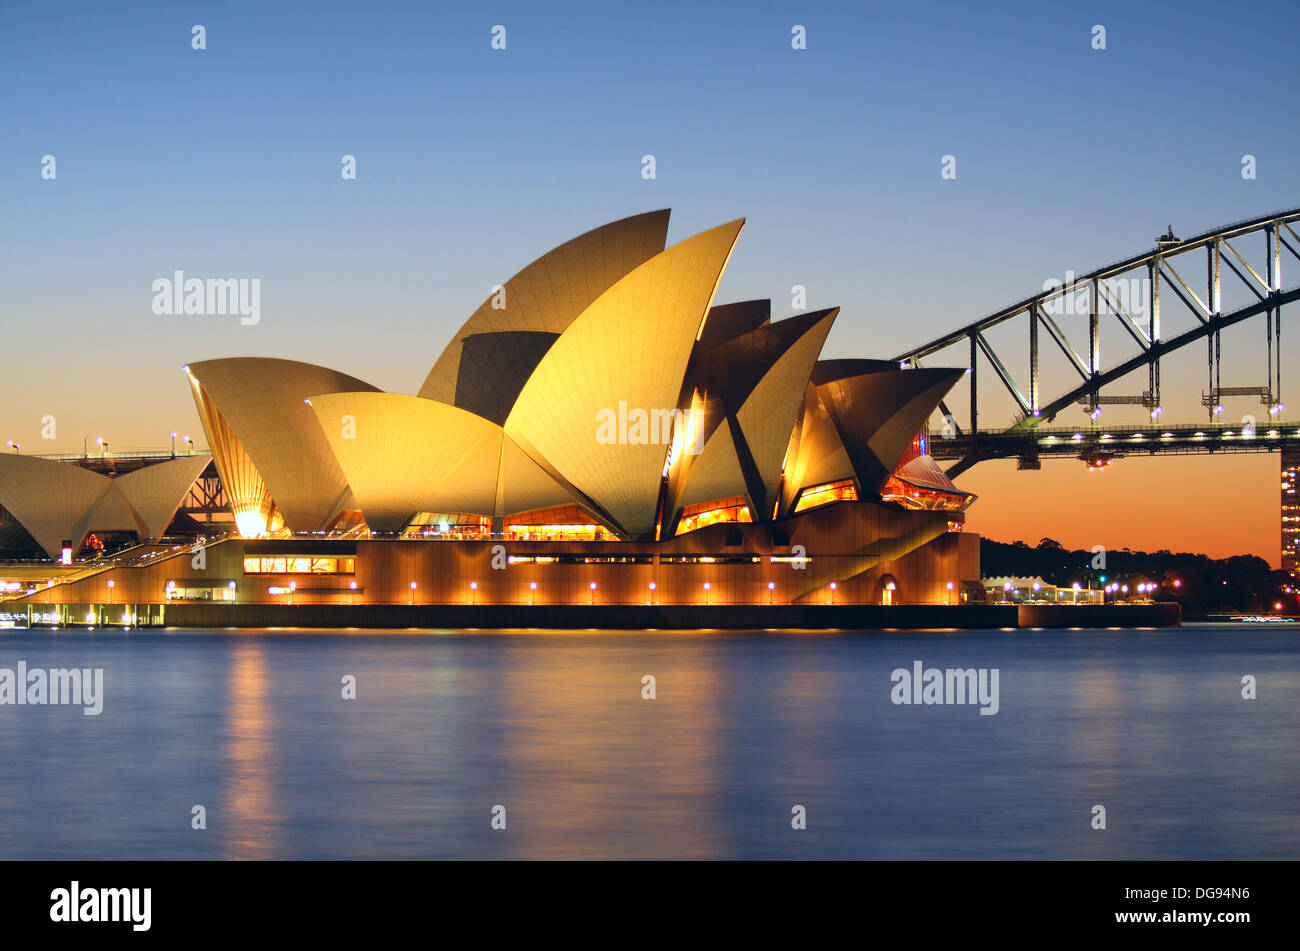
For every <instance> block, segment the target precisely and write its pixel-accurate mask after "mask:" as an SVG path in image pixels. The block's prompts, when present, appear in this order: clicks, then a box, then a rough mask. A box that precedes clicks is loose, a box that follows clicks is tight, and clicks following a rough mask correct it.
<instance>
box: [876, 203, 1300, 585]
mask: <svg viewBox="0 0 1300 951" xmlns="http://www.w3.org/2000/svg"><path fill="white" fill-rule="evenodd" d="M1297 228H1300V209H1295V210H1291V211H1284V212H1278V213H1274V214H1270V215H1264V216H1262V217H1258V218H1252V219H1250V220H1248V221H1239V222H1237V223H1235V224H1231V225H1228V226H1226V227H1222V228H1216V229H1214V230H1213V231H1207V232H1205V233H1204V234H1198V235H1196V236H1194V237H1188V238H1179V237H1177V236H1175V235H1174V233H1173V229H1172V227H1171V228H1170V229H1169V230H1168V231H1167V232H1166V233H1165V234H1163V235H1161V236H1159V237H1157V238H1156V240H1155V247H1154V249H1153V250H1150V251H1147V252H1145V253H1142V254H1139V255H1136V256H1134V257H1130V258H1127V259H1125V260H1122V261H1118V262H1116V263H1114V264H1110V265H1107V266H1105V267H1101V268H1098V269H1096V270H1094V271H1091V272H1089V273H1087V274H1083V275H1080V276H1075V275H1073V274H1067V275H1066V279H1064V280H1060V281H1050V282H1047V284H1045V286H1044V288H1043V290H1041V291H1040V292H1039V293H1037V294H1035V295H1034V296H1032V297H1028V298H1026V299H1024V300H1021V301H1019V302H1017V303H1015V304H1012V305H1011V306H1010V307H1007V308H1004V309H1003V310H999V311H997V312H995V313H992V314H990V315H988V316H987V317H983V318H981V319H980V320H976V321H974V322H973V323H969V324H967V325H965V326H963V327H960V328H958V329H957V330H954V331H952V332H951V333H948V334H946V335H944V336H942V337H939V338H937V339H935V340H931V341H930V342H929V343H926V344H923V345H922V346H919V347H915V348H913V349H911V350H908V351H906V352H904V353H900V354H898V356H897V357H895V359H896V360H897V361H898V362H899V365H900V366H920V365H922V361H928V360H931V359H932V358H933V360H934V362H935V363H936V364H941V365H945V366H955V365H956V366H959V365H961V364H962V363H964V364H965V365H966V366H967V368H968V369H967V375H968V378H969V379H968V392H967V393H966V411H965V413H964V414H962V415H963V416H964V418H963V419H959V418H958V415H956V414H954V413H953V412H952V410H951V409H950V408H949V405H948V403H947V402H945V403H943V404H940V410H941V412H942V413H943V416H944V419H943V422H942V425H941V427H939V428H937V429H933V430H932V432H931V439H930V444H929V451H930V454H931V455H932V456H934V457H935V458H936V459H938V460H941V461H946V462H949V463H951V465H950V466H949V467H948V468H947V473H948V475H949V476H950V477H952V476H957V475H960V474H961V473H962V472H965V471H966V470H967V469H969V468H970V467H971V466H973V465H975V464H976V463H978V462H981V461H983V460H988V459H1007V458H1013V459H1016V460H1017V464H1018V467H1019V468H1021V469H1037V468H1039V467H1040V465H1041V461H1042V459H1043V458H1052V457H1057V458H1060V457H1064V458H1073V459H1079V460H1082V461H1083V462H1084V463H1086V464H1087V465H1088V466H1089V467H1090V468H1092V469H1101V468H1104V467H1106V466H1108V465H1109V464H1110V463H1111V462H1113V461H1114V460H1116V459H1120V458H1123V457H1135V456H1143V455H1155V454H1189V453H1228V452H1278V453H1279V456H1280V459H1281V492H1282V497H1281V519H1282V559H1283V560H1282V566H1283V568H1285V569H1287V570H1289V571H1291V572H1292V573H1293V574H1295V575H1297V577H1300V497H1297V484H1296V483H1297V469H1300V424H1297V423H1296V422H1293V421H1287V419H1286V416H1285V412H1286V405H1285V404H1284V403H1283V401H1282V369H1283V357H1282V308H1283V307H1284V306H1285V305H1287V304H1290V303H1292V302H1294V301H1295V300H1296V299H1297V298H1298V297H1300V284H1292V285H1291V286H1290V287H1287V286H1285V285H1284V282H1283V279H1282V264H1283V262H1284V261H1285V260H1292V261H1293V265H1292V266H1294V261H1300V236H1297V234H1296V229H1297ZM1230 328H1236V329H1234V330H1233V335H1232V338H1231V342H1232V344H1233V345H1234V346H1235V347H1236V348H1237V349H1238V350H1239V351H1245V352H1239V353H1237V354H1236V356H1237V358H1238V359H1235V360H1229V359H1225V348H1224V336H1225V331H1228V330H1229V329H1230ZM1243 330H1244V331H1245V332H1244V333H1243ZM994 331H996V333H997V334H998V339H997V341H996V342H995V341H994V340H993V339H991V338H992V334H991V332H994ZM1116 337H1118V338H1119V340H1118V341H1116V340H1115V338H1116ZM1202 347H1203V348H1204V354H1205V358H1204V359H1205V363H1204V371H1203V372H1204V374H1205V376H1204V380H1205V385H1204V388H1203V389H1202V390H1201V393H1200V401H1199V402H1200V405H1201V408H1202V410H1203V412H1204V414H1205V415H1204V417H1203V419H1202V420H1200V421H1196V420H1193V419H1189V418H1182V419H1176V418H1175V414H1173V413H1170V414H1169V416H1168V417H1166V414H1165V406H1164V403H1163V400H1162V396H1163V395H1164V394H1162V388H1161V376H1160V370H1161V363H1162V361H1165V360H1168V359H1170V358H1171V357H1172V355H1173V354H1175V353H1176V352H1178V351H1183V350H1187V351H1190V352H1191V353H1192V354H1194V353H1195V350H1194V349H1193V348H1202ZM1049 358H1050V359H1051V361H1052V367H1051V368H1050V369H1049V368H1048V367H1047V366H1046V363H1047V361H1048V360H1049ZM1225 366H1226V367H1228V368H1229V372H1230V374H1231V373H1236V374H1238V376H1237V377H1235V378H1231V377H1230V379H1229V380H1228V381H1227V382H1226V383H1225V381H1224V378H1223V377H1224V370H1225ZM1045 371H1046V372H1045ZM1183 376H1184V375H1183V374H1180V376H1179V380H1180V381H1181V380H1182V379H1183ZM1135 381H1136V382H1135ZM1135 391H1136V392H1135ZM955 393H956V391H954V394H950V399H951V396H952V395H955ZM1186 395H1187V394H1177V396H1178V397H1180V398H1179V399H1178V400H1177V402H1179V403H1180V404H1185V403H1187V402H1189V401H1188V400H1187V399H1186V398H1185V397H1186ZM994 399H997V400H998V401H999V403H1000V405H1001V406H1007V405H1008V404H1009V408H1010V418H1009V419H1006V420H1004V424H1003V425H990V424H989V423H988V422H986V420H987V419H988V418H989V417H991V416H993V415H994V414H993V413H989V412H985V413H984V415H983V416H981V408H982V407H984V406H987V405H989V403H990V402H991V401H992V400H994ZM1243 401H1244V402H1243ZM1230 404H1231V406H1232V408H1231V409H1230V408H1229V407H1230ZM1243 405H1244V406H1245V408H1246V409H1245V411H1244V412H1243V411H1242V408H1243ZM1124 408H1126V409H1127V412H1123V411H1122V409H1124ZM1108 409H1109V410H1110V411H1111V413H1110V415H1111V416H1124V417H1127V418H1126V419H1111V418H1109V417H1108V415H1107V410H1108ZM1182 415H1183V416H1184V417H1186V416H1187V414H1186V412H1185V411H1184V412H1183V414H1182ZM1196 415H1199V413H1198V414H1196ZM1134 416H1136V417H1137V419H1136V421H1135V420H1134V419H1133V417H1134ZM981 423H982V424H983V425H982V426H981Z"/></svg>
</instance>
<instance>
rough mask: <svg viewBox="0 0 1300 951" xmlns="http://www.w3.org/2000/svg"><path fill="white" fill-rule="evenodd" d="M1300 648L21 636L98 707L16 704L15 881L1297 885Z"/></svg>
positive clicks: (1085, 637)
mask: <svg viewBox="0 0 1300 951" xmlns="http://www.w3.org/2000/svg"><path fill="white" fill-rule="evenodd" d="M1298 646H1300V638H1298V637H1297V631H1296V629H1295V628H1293V627H1292V628H1282V629H1272V628H1270V629H1267V630H1264V629H1248V628H1242V627H1233V628H1217V627H1211V626H1190V627H1187V628H1184V629H1182V630H1176V631H1101V632H1086V631H1084V632H1060V631H1040V632H1017V631H976V632H964V633H951V632H946V633H892V634H850V633H842V634H807V633H799V634H796V633H791V634H781V633H771V632H764V633H753V634H744V633H731V634H721V633H716V632H710V633H703V632H691V633H671V632H624V633H615V632H606V633H591V632H555V633H543V632H530V633H491V632H474V633H463V634H456V633H449V632H442V633H393V632H370V633H366V632H346V633H344V632H337V633H330V632H289V631H285V632H275V633H258V632H239V631H220V632H204V631H169V632H132V633H124V632H120V631H95V632H76V631H60V632H57V633H51V632H45V631H37V632H27V631H9V632H5V633H4V634H2V635H0V667H8V668H13V667H15V666H16V665H17V662H18V661H19V660H25V661H27V662H28V665H29V666H30V667H35V666H42V667H51V666H53V667H72V666H77V667H103V668H104V670H105V700H104V712H103V714H102V715H101V716H99V717H87V716H83V715H82V714H81V712H80V710H79V709H74V708H53V707H13V706H0V858H249V859H257V858H367V857H375V858H525V859H550V858H601V857H614V858H816V857H827V858H955V859H964V858H1099V859H1100V858H1179V857H1185V858H1293V857H1294V856H1295V855H1296V854H1297V851H1300V790H1298V789H1297V784H1296V778H1297V776H1300V734H1298V732H1297V727H1300V702H1298V701H1300V651H1298V650H1297V647H1298ZM914 660H921V661H923V662H924V664H925V666H927V667H930V666H935V667H996V668H998V669H999V670H1000V672H1001V677H1000V687H1001V689H1000V694H1001V696H1000V706H1001V709H1000V712H999V713H998V714H997V715H996V716H989V717H982V716H979V715H978V712H977V708H976V707H974V706H964V707H960V706H930V707H927V706H895V705H894V704H892V703H891V702H890V699H889V698H890V688H891V686H892V684H891V682H890V673H891V672H892V671H893V670H894V668H896V667H906V668H910V667H911V664H912V662H913V661H914ZM346 674H352V675H355V676H356V678H357V691H358V698H357V699H356V700H355V701H345V700H343V699H342V698H341V691H342V684H341V679H342V677H343V676H344V675H346ZM646 674H650V675H653V676H654V677H655V678H656V690H657V698H656V699H655V700H653V701H650V700H642V699H641V690H642V677H643V676H644V675H646ZM1244 674H1253V675H1255V676H1256V677H1257V678H1258V680H1259V685H1260V686H1259V699H1257V700H1254V701H1245V700H1242V699H1241V677H1242V676H1243V675H1244ZM1096 803H1100V804H1104V805H1105V806H1106V809H1107V818H1108V828H1107V830H1106V831H1105V832H1096V831H1093V830H1092V829H1091V828H1090V825H1089V822H1090V819H1091V808H1092V806H1093V805H1094V804H1096ZM195 804H202V805H203V806H204V807H205V808H206V810H207V829H206V830H203V831H195V830H192V829H191V828H190V818H191V808H192V807H193V806H194V805H195ZM496 804H501V805H504V806H505V807H506V815H507V829H506V831H504V832H498V831H493V830H492V829H491V827H490V819H491V809H492V807H493V806H494V805H496ZM795 804H800V805H803V806H805V807H806V809H807V813H808V828H807V830H806V831H801V832H795V831H792V830H791V828H790V810H791V807H792V806H793V805H795Z"/></svg>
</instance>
